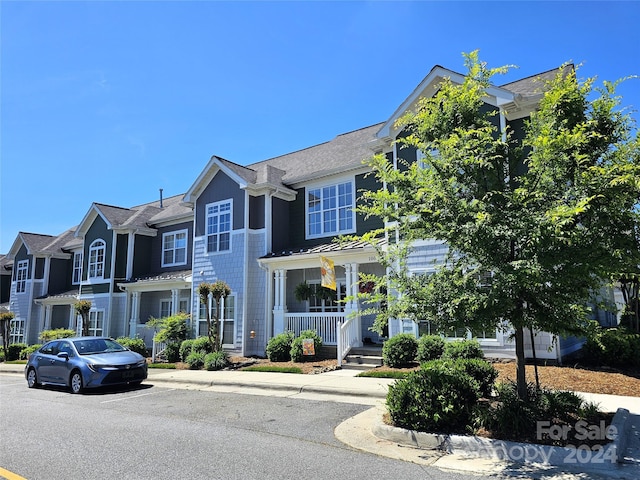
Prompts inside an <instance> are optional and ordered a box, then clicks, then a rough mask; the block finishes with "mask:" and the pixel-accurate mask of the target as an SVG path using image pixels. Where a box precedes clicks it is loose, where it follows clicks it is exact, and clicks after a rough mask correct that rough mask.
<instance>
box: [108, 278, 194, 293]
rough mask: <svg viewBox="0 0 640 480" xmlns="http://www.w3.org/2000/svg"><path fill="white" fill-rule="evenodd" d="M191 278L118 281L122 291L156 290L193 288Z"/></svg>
mask: <svg viewBox="0 0 640 480" xmlns="http://www.w3.org/2000/svg"><path fill="white" fill-rule="evenodd" d="M189 280H190V279H189V278H184V279H181V278H173V279H159V280H144V281H141V282H130V283H118V284H117V285H118V288H119V289H120V290H121V291H127V292H156V291H160V290H173V289H177V290H191V286H192V284H191V282H190V281H189Z"/></svg>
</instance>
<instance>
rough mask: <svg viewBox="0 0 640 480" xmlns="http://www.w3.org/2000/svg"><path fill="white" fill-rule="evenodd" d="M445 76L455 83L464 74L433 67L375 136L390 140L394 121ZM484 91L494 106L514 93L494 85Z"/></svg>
mask: <svg viewBox="0 0 640 480" xmlns="http://www.w3.org/2000/svg"><path fill="white" fill-rule="evenodd" d="M445 78H449V79H450V80H451V81H452V82H453V83H455V84H462V83H463V82H464V79H465V76H464V75H462V74H460V73H457V72H453V71H451V70H447V69H445V68H442V67H439V66H437V67H434V68H433V69H432V70H431V72H429V74H428V75H427V76H426V77H425V78H424V80H422V82H420V84H419V85H418V86H417V87H416V88H415V89H414V90H413V92H411V94H410V95H409V96H408V97H407V98H406V99H405V101H404V102H402V104H400V106H399V107H398V108H397V109H396V111H395V112H393V114H392V115H391V117H390V118H389V120H387V121H386V122H385V124H384V125H383V126H382V127H381V128H380V130H379V131H378V133H377V134H376V136H377V137H378V138H379V139H381V140H387V141H389V140H391V139H392V137H394V135H393V132H394V131H395V123H396V121H397V120H398V119H399V118H400V117H401V116H402V115H404V114H405V113H406V112H408V111H411V110H414V109H415V106H416V104H417V103H418V101H419V100H420V98H422V97H427V98H430V97H432V96H433V95H434V94H435V93H436V91H437V88H436V87H437V86H438V85H439V84H440V83H441V82H442V81H443V80H444V79H445ZM429 87H431V91H430V92H429V91H428V89H429ZM486 93H487V95H486V97H485V98H484V101H486V102H487V103H489V104H491V105H495V106H500V105H501V104H502V103H508V102H513V100H514V98H515V95H514V94H513V93H512V92H510V91H508V90H505V89H504V88H500V87H495V86H490V87H488V88H487V89H486Z"/></svg>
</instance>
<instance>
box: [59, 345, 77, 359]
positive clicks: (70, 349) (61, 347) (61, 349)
mask: <svg viewBox="0 0 640 480" xmlns="http://www.w3.org/2000/svg"><path fill="white" fill-rule="evenodd" d="M60 352H66V353H67V354H69V356H70V357H73V347H71V343H69V342H60V343H59V344H58V353H60Z"/></svg>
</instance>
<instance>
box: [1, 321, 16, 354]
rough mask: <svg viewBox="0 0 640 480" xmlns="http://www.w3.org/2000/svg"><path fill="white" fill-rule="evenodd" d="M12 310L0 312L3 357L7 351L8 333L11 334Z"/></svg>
mask: <svg viewBox="0 0 640 480" xmlns="http://www.w3.org/2000/svg"><path fill="white" fill-rule="evenodd" d="M15 317H16V316H15V314H14V313H13V312H3V313H0V335H2V350H3V352H4V358H8V357H7V351H8V350H9V335H10V334H11V321H12V320H13V319H14V318H15Z"/></svg>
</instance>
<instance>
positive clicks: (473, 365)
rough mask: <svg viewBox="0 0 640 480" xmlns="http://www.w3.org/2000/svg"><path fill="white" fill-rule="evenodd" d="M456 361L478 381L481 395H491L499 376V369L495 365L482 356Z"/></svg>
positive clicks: (486, 396)
mask: <svg viewBox="0 0 640 480" xmlns="http://www.w3.org/2000/svg"><path fill="white" fill-rule="evenodd" d="M456 361H457V362H459V364H460V365H461V366H462V368H464V370H465V371H466V372H467V373H468V374H469V375H471V378H473V379H474V380H475V381H476V382H477V383H478V388H479V391H480V395H481V396H483V397H485V398H488V397H490V396H491V394H492V392H493V388H494V384H495V381H496V379H497V378H498V371H497V370H496V369H495V368H494V366H493V365H491V363H489V362H487V361H486V360H483V359H480V358H461V359H458V360H456Z"/></svg>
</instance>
